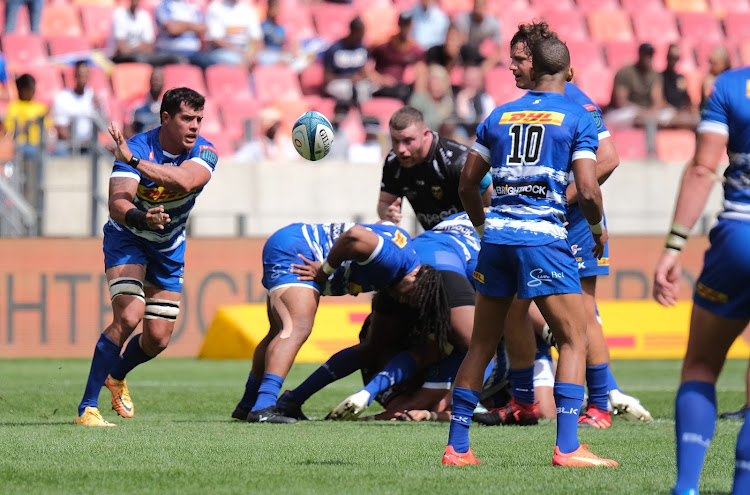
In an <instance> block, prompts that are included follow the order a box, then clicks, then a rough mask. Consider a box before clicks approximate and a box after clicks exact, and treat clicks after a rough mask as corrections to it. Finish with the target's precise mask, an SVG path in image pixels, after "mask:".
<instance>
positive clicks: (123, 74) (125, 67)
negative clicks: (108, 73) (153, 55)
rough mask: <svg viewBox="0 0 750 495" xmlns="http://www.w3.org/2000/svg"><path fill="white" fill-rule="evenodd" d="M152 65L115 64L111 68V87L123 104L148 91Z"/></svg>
mask: <svg viewBox="0 0 750 495" xmlns="http://www.w3.org/2000/svg"><path fill="white" fill-rule="evenodd" d="M152 70H153V69H152V67H151V66H150V65H148V64H136V63H129V64H117V65H115V66H114V69H113V70H112V89H113V90H114V95H115V97H116V98H117V99H118V100H120V101H121V102H123V103H124V104H126V105H127V104H129V103H132V102H133V101H134V100H135V99H137V98H141V97H142V96H143V95H145V94H146V93H148V89H149V79H150V78H151V71H152Z"/></svg>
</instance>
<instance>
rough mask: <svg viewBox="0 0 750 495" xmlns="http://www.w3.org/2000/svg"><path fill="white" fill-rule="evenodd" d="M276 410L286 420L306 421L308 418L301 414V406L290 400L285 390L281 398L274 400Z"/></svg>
mask: <svg viewBox="0 0 750 495" xmlns="http://www.w3.org/2000/svg"><path fill="white" fill-rule="evenodd" d="M276 409H278V410H279V412H280V413H281V414H283V415H284V416H286V417H287V418H294V419H298V420H300V421H307V420H308V419H309V418H308V417H307V416H305V413H303V412H302V405H301V404H300V403H299V402H297V401H296V400H294V399H293V398H292V394H291V393H290V392H289V390H285V391H284V393H283V394H281V397H279V398H278V399H277V400H276Z"/></svg>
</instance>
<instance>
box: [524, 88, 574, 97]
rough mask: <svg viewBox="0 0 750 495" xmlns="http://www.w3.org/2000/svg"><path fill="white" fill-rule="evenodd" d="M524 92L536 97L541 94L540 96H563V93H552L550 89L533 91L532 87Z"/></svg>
mask: <svg viewBox="0 0 750 495" xmlns="http://www.w3.org/2000/svg"><path fill="white" fill-rule="evenodd" d="M526 94H527V95H532V96H536V97H539V96H541V97H542V98H565V95H564V94H562V93H553V92H551V91H534V90H533V89H531V90H529V92H528V93H526Z"/></svg>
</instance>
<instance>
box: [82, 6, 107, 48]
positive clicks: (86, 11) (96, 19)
mask: <svg viewBox="0 0 750 495" xmlns="http://www.w3.org/2000/svg"><path fill="white" fill-rule="evenodd" d="M113 13H114V8H113V7H112V6H107V5H81V20H82V21H83V32H84V33H85V35H86V37H87V38H88V39H89V42H90V43H91V45H92V46H94V47H99V48H101V47H104V46H105V44H106V42H107V39H108V38H109V33H110V31H111V30H112V15H113Z"/></svg>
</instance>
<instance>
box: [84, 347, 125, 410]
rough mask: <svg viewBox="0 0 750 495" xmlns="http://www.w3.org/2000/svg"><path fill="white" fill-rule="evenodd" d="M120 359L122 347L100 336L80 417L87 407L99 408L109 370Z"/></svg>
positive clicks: (87, 381)
mask: <svg viewBox="0 0 750 495" xmlns="http://www.w3.org/2000/svg"><path fill="white" fill-rule="evenodd" d="M119 358H120V346H119V345H117V344H115V342H114V341H113V340H112V339H110V338H109V337H107V336H106V335H104V334H101V335H100V336H99V340H98V341H97V343H96V348H95V349H94V358H93V359H92V360H91V369H90V370H89V378H88V380H86V390H85V391H84V392H83V399H81V403H80V404H79V405H78V415H79V416H80V415H81V414H83V411H84V410H86V408H87V407H99V392H100V391H101V389H102V387H103V386H104V381H105V380H106V379H107V375H108V374H109V370H111V369H112V366H113V365H114V364H115V363H116V362H117V360H118V359H119Z"/></svg>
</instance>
